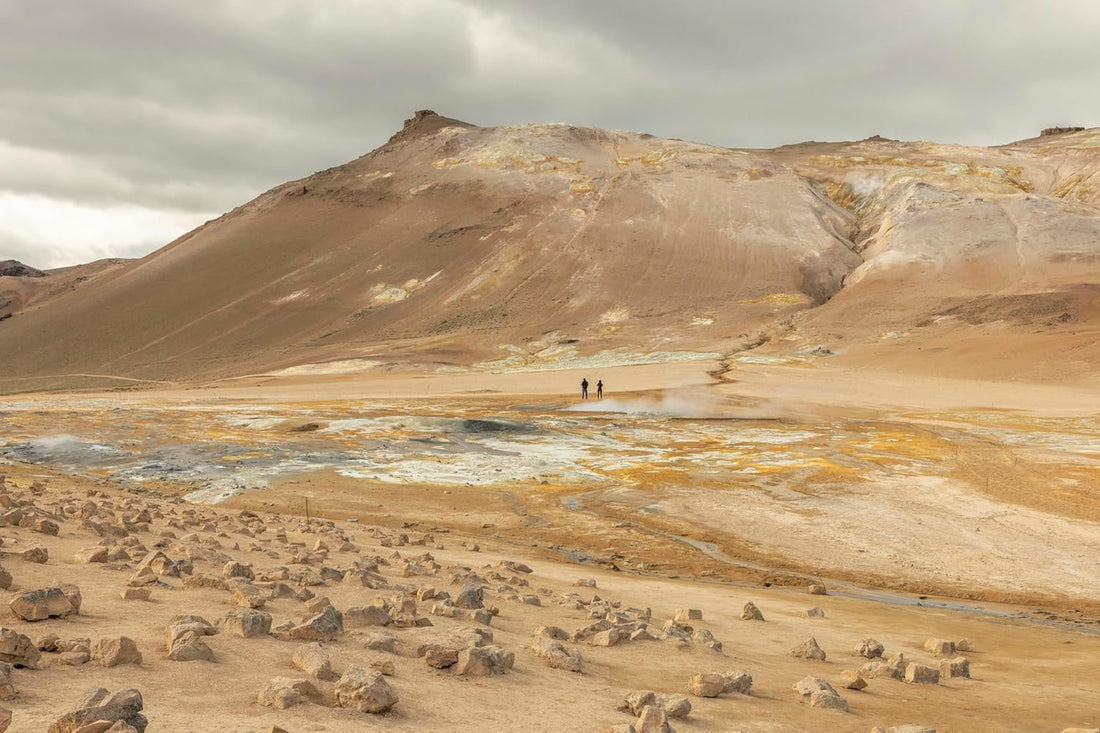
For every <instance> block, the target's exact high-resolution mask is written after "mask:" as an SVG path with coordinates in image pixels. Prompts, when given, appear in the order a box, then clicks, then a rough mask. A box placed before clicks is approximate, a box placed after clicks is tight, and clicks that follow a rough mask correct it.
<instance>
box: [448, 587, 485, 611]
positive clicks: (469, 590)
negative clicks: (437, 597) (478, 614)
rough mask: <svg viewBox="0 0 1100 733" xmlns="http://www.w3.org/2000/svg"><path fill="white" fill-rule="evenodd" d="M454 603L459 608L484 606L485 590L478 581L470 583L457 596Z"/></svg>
mask: <svg viewBox="0 0 1100 733" xmlns="http://www.w3.org/2000/svg"><path fill="white" fill-rule="evenodd" d="M454 604H455V605H456V606H458V607H459V608H470V609H473V608H484V607H485V591H484V589H483V588H482V587H481V586H480V585H478V584H477V583H468V584H466V585H464V586H462V590H460V591H459V592H458V595H457V596H455V599H454Z"/></svg>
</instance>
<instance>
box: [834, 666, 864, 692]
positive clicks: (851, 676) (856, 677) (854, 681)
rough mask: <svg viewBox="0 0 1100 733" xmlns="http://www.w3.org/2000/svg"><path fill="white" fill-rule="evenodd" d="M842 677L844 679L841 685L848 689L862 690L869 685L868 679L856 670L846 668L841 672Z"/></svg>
mask: <svg viewBox="0 0 1100 733" xmlns="http://www.w3.org/2000/svg"><path fill="white" fill-rule="evenodd" d="M840 677H841V679H842V680H843V682H842V683H841V686H842V687H844V688H845V689H847V690H862V689H865V688H866V687H867V680H865V679H863V677H862V676H861V675H860V673H859V672H856V671H854V670H851V669H846V670H844V671H843V672H841V673H840Z"/></svg>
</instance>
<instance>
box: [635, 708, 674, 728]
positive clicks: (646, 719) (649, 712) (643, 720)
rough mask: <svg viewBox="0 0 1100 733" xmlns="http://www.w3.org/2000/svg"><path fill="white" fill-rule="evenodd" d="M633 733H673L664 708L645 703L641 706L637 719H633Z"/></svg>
mask: <svg viewBox="0 0 1100 733" xmlns="http://www.w3.org/2000/svg"><path fill="white" fill-rule="evenodd" d="M634 731H635V733H675V732H674V731H673V729H672V727H671V726H670V725H669V724H668V713H666V712H665V710H664V708H661V707H658V706H656V705H647V706H646V707H644V708H642V712H641V714H640V715H639V716H638V719H637V720H636V721H634Z"/></svg>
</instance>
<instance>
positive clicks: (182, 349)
mask: <svg viewBox="0 0 1100 733" xmlns="http://www.w3.org/2000/svg"><path fill="white" fill-rule="evenodd" d="M852 220H853V219H852V217H851V215H850V214H849V213H848V212H846V211H844V210H843V209H842V208H841V207H839V206H837V205H836V204H834V203H833V202H832V201H830V200H829V199H828V198H827V197H825V196H823V195H821V194H820V193H819V192H817V191H815V190H814V188H813V187H811V186H810V184H809V183H808V182H807V181H805V180H804V179H802V178H800V177H799V176H798V175H796V174H795V173H794V172H793V171H791V170H790V169H789V168H786V167H784V166H781V165H777V164H775V163H772V162H770V161H768V160H767V159H766V158H764V157H761V156H760V155H757V154H753V153H749V152H743V151H734V150H726V149H721V148H715V147H708V146H705V145H698V144H694V143H685V142H680V141H672V140H661V139H658V138H654V137H651V136H647V135H638V134H633V133H618V132H604V131H600V130H593V129H580V128H574V127H569V126H566V125H534V126H523V127H500V128H480V127H473V126H470V125H467V124H465V123H459V122H454V121H450V120H446V119H445V118H439V117H438V116H436V115H434V114H420V115H418V116H417V118H415V119H414V120H412V121H410V122H409V123H408V124H407V126H406V128H405V130H403V131H402V132H401V133H399V134H398V135H396V136H394V138H393V139H392V140H391V141H390V142H389V143H388V144H387V145H385V146H383V147H381V148H379V149H378V150H375V151H374V152H372V153H370V154H368V155H366V156H364V157H362V158H360V159H358V160H356V161H353V162H352V163H349V164H347V165H344V166H340V167H338V168H334V169H331V170H327V171H324V172H321V173H318V174H316V175H314V176H311V177H309V178H306V179H302V180H299V181H294V182H292V183H288V184H286V185H283V186H280V187H278V188H276V189H274V190H272V191H270V192H268V193H266V194H264V195H262V196H260V197H259V198H257V199H256V200H254V201H252V202H251V203H249V204H247V205H245V206H242V207H240V208H239V209H237V210H235V211H233V212H231V213H229V214H227V215H225V216H223V217H221V218H220V219H218V220H216V221H213V222H210V223H208V224H206V225H205V226H203V227H201V228H199V229H198V230H196V231H194V232H192V233H190V234H188V235H186V236H185V237H183V238H181V239H180V240H178V241H176V242H174V243H172V244H171V245H169V246H168V247H166V248H164V249H162V250H161V251H159V252H157V253H154V254H153V255H150V256H149V257H147V258H145V259H144V260H141V261H139V262H137V263H136V264H134V265H132V266H131V267H129V268H128V269H127V270H126V271H125V272H123V273H121V274H120V275H119V276H117V277H114V278H112V279H111V280H110V282H107V283H104V284H103V285H102V286H101V287H97V288H94V289H92V288H87V289H82V290H79V291H76V292H74V293H72V294H71V295H70V296H68V297H65V298H62V299H59V300H57V301H56V302H55V303H51V304H50V307H49V308H42V309H39V310H36V311H34V312H31V313H26V314H23V315H22V316H20V317H18V318H13V319H10V320H9V321H8V322H7V323H5V324H4V327H3V328H2V329H0V352H2V353H5V356H4V357H3V360H4V364H3V367H4V368H3V372H4V373H5V374H6V375H10V376H12V377H18V376H24V375H26V376H29V375H35V374H49V373H56V374H61V373H96V374H118V375H125V376H130V377H140V378H167V379H181V378H182V379H187V378H204V377H217V376H225V375H232V374H241V373H249V372H256V371H260V370H266V369H272V368H277V367H285V366H290V365H294V364H300V363H303V362H317V361H326V360H332V359H351V358H366V359H372V358H373V359H377V358H379V356H380V355H384V357H383V358H384V359H385V360H386V361H401V360H412V361H418V362H441V363H455V364H468V363H471V362H479V361H488V360H494V359H500V358H502V357H509V356H511V358H513V359H519V360H521V361H522V360H524V359H527V358H528V356H527V354H528V352H539V351H540V350H541V351H542V352H543V355H544V356H545V355H546V354H547V353H554V354H557V353H560V352H561V351H562V350H564V351H568V352H570V353H571V352H572V351H573V350H576V351H578V352H580V353H582V354H584V353H587V354H592V353H596V352H603V351H607V350H610V349H617V348H622V349H626V350H629V351H631V352H648V351H653V350H658V351H676V350H684V349H690V350H701V351H713V350H723V349H726V348H729V344H730V343H734V342H736V340H737V339H738V337H739V335H740V334H742V333H744V332H746V330H747V329H749V328H750V327H751V326H754V325H759V324H763V323H767V322H770V321H771V320H772V318H773V317H774V314H775V313H776V312H777V311H784V310H788V309H790V308H791V307H792V306H794V307H803V306H805V305H808V304H812V303H817V302H822V301H824V300H825V299H827V298H828V297H830V296H831V295H833V294H834V293H835V292H836V291H837V290H838V289H839V288H840V283H841V280H842V278H843V277H844V276H845V275H846V274H847V273H849V272H850V271H852V270H853V269H854V268H855V267H857V266H858V265H859V264H860V263H861V259H860V257H859V256H858V255H856V254H855V253H853V252H852V251H851V249H850V247H851V244H850V242H849V241H848V239H847V236H848V234H849V229H850V227H851V222H852ZM45 333H50V334H53V335H54V337H53V338H49V339H43V338H40V337H39V336H40V335H41V334H45ZM13 342H20V343H23V344H27V345H29V348H24V349H21V350H19V351H11V350H7V349H4V348H3V346H4V345H5V344H9V343H13ZM562 342H574V343H564V344H563V343H562ZM509 346H510V347H511V348H510V349H508V348H505V347H509ZM547 350H549V351H547ZM616 358H629V355H625V354H624V353H617V357H616Z"/></svg>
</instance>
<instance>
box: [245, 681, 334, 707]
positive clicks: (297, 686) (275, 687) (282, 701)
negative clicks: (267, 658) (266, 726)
mask: <svg viewBox="0 0 1100 733" xmlns="http://www.w3.org/2000/svg"><path fill="white" fill-rule="evenodd" d="M319 696H320V693H319V692H318V690H317V688H316V687H314V685H313V683H312V682H310V681H309V680H306V679H299V678H294V677H273V678H272V679H271V680H270V681H269V682H268V683H267V687H265V688H264V689H262V690H260V694H259V695H258V696H257V697H256V702H257V703H259V704H260V705H263V706H264V707H269V708H276V709H278V710H286V709H287V708H289V707H293V706H295V705H299V704H301V702H302V701H303V700H304V698H307V697H319Z"/></svg>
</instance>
